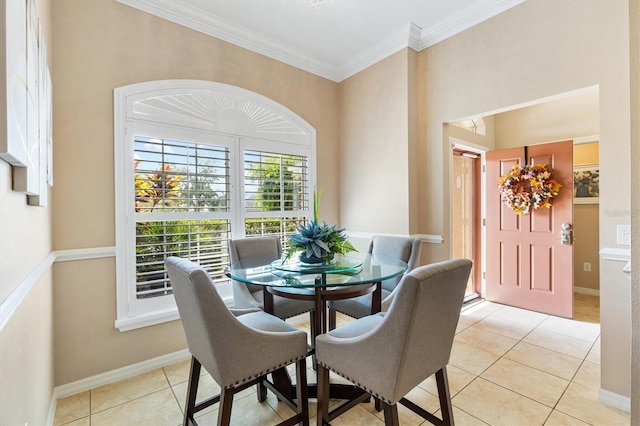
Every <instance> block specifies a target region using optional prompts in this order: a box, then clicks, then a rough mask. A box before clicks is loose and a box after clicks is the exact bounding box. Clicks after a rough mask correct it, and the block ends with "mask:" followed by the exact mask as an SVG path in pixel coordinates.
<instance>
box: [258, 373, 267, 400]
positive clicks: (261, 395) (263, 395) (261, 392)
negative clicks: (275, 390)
mask: <svg viewBox="0 0 640 426" xmlns="http://www.w3.org/2000/svg"><path fill="white" fill-rule="evenodd" d="M266 378H267V377H266V376H264V377H262V378H261V379H260V380H258V386H256V391H257V394H258V402H264V401H265V400H266V399H267V387H266V386H265V385H264V380H265V379H266Z"/></svg>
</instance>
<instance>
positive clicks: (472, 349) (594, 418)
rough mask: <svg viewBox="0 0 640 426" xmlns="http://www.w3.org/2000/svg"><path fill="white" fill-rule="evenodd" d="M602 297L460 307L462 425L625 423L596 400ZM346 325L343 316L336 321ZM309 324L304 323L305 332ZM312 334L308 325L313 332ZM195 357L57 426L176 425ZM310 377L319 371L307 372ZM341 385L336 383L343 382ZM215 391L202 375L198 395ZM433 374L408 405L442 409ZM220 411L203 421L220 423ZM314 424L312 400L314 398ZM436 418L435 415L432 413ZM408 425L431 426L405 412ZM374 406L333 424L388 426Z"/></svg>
mask: <svg viewBox="0 0 640 426" xmlns="http://www.w3.org/2000/svg"><path fill="white" fill-rule="evenodd" d="M598 302H599V301H598V300H597V297H593V296H584V295H578V294H577V295H576V308H575V311H576V318H575V319H574V320H568V319H564V318H558V317H553V316H549V315H544V314H540V313H537V312H531V311H526V310H522V309H517V308H513V307H509V306H503V305H499V304H495V303H489V302H482V303H478V304H476V305H474V306H472V307H470V308H468V309H466V310H464V311H463V313H462V315H461V317H460V321H459V324H458V329H457V334H456V338H455V341H454V344H453V350H452V353H451V360H450V365H449V367H448V368H447V370H448V373H449V385H450V389H451V394H452V397H453V399H452V401H453V406H454V418H455V421H456V424H458V425H586V424H590V425H628V424H629V422H630V417H629V414H628V413H625V412H623V411H620V410H617V409H615V408H612V407H609V406H607V405H604V404H602V403H600V402H598V401H597V393H598V388H599V384H600V326H599V312H598ZM346 321H349V319H348V318H346V317H339V323H338V325H340V323H344V322H346ZM307 326H308V323H302V322H300V327H302V328H306V327H307ZM307 331H308V329H307ZM188 370H189V361H188V360H185V361H182V362H178V363H175V364H172V365H168V366H166V367H164V368H161V369H157V370H154V371H150V372H147V373H144V374H140V375H138V376H135V377H131V378H129V379H126V380H122V381H120V382H117V383H113V384H109V385H106V386H101V387H99V388H96V389H91V390H90V391H86V392H82V393H79V394H76V395H73V396H69V397H66V398H62V399H60V400H58V402H57V409H56V416H55V422H54V424H55V425H63V424H65V425H126V424H131V425H133V424H135V425H170V426H177V425H179V424H181V422H182V410H183V407H184V401H185V396H186V388H187V383H186V380H187V377H188ZM308 374H309V377H310V378H311V379H313V377H314V371H313V369H311V368H310V369H309V373H308ZM337 380H339V378H338V379H337ZM218 390H219V388H218V386H217V385H216V384H215V382H214V381H213V380H212V379H211V377H210V376H209V375H208V374H207V373H203V377H202V379H201V386H200V392H199V394H200V397H201V398H204V397H205V396H208V395H211V394H213V393H215V392H217V391H218ZM436 395H437V391H436V385H435V380H434V379H433V378H429V379H427V380H425V381H424V382H423V383H421V384H420V385H419V386H417V387H416V388H415V389H414V390H413V391H411V393H410V395H409V396H408V398H409V399H411V400H413V401H415V402H416V403H418V404H420V405H422V406H423V407H424V408H426V409H428V410H437V409H438V399H437V397H436ZM216 407H217V406H213V407H210V408H209V409H208V410H206V411H204V412H203V413H199V414H200V416H199V417H197V419H198V420H199V423H200V424H201V425H207V424H215V422H216V416H217V408H216ZM309 409H310V413H311V415H312V416H313V418H312V419H311V424H315V410H316V404H315V400H311V401H310V407H309ZM291 414H292V412H291V410H290V409H289V408H288V407H286V406H285V405H284V404H282V403H278V401H277V400H276V398H275V397H274V396H273V394H271V393H269V396H268V398H267V401H266V403H262V404H261V403H259V402H257V400H256V397H255V391H254V390H253V389H251V388H250V389H247V390H245V391H243V392H241V393H240V394H238V395H237V397H236V400H235V402H234V407H233V415H232V423H233V424H235V425H268V424H275V423H278V422H280V421H281V420H282V419H283V418H286V417H289V416H290V415H291ZM436 414H439V413H436ZM399 415H400V422H401V424H403V425H420V424H428V423H427V422H425V421H424V420H423V419H421V418H420V417H418V416H417V415H415V414H414V413H413V412H411V411H409V410H407V409H406V408H405V407H403V406H399ZM383 418H384V416H383V414H382V413H378V412H376V411H375V409H374V407H373V404H372V403H367V404H360V405H359V406H358V407H355V408H354V409H352V410H350V411H348V412H347V413H345V414H343V415H342V416H340V417H338V418H337V419H335V420H334V422H333V424H334V425H336V426H341V425H382V424H383V423H384V422H383Z"/></svg>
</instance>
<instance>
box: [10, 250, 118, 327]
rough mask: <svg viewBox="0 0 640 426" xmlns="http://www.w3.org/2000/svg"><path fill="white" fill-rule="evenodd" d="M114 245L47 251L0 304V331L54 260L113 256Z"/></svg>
mask: <svg viewBox="0 0 640 426" xmlns="http://www.w3.org/2000/svg"><path fill="white" fill-rule="evenodd" d="M115 255H116V248H115V247H95V248H87V249H73V250H57V251H52V252H51V253H49V254H48V255H47V256H45V258H44V259H43V260H42V261H41V262H40V263H39V264H38V265H37V266H36V267H35V268H33V270H32V271H31V272H30V273H29V275H27V277H26V278H25V279H24V280H22V282H21V283H20V284H18V286H17V287H16V289H15V290H13V292H12V293H11V294H10V295H9V296H8V297H7V298H6V299H5V300H3V301H2V304H0V331H2V330H4V327H5V326H6V325H7V324H8V323H9V321H10V320H11V317H13V315H14V314H15V313H16V311H17V310H18V309H19V308H20V305H21V304H22V302H24V301H25V299H26V298H27V296H28V295H29V293H30V292H31V290H33V287H35V286H36V284H37V283H38V281H40V279H41V278H42V276H43V275H44V274H45V273H46V271H47V270H49V269H50V268H51V267H52V265H53V264H54V263H55V262H66V261H73V260H87V259H98V258H102V257H114V256H115Z"/></svg>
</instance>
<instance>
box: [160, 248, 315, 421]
mask: <svg viewBox="0 0 640 426" xmlns="http://www.w3.org/2000/svg"><path fill="white" fill-rule="evenodd" d="M165 264H166V267H167V272H168V274H169V279H170V281H171V286H172V288H173V293H174V295H175V298H176V303H177V305H178V311H179V312H180V318H181V319H182V326H183V327H184V331H185V334H186V336H187V343H188V345H189V351H190V352H191V354H192V357H191V370H190V372H189V384H188V388H187V401H186V406H185V412H184V424H185V425H189V424H196V422H195V420H194V417H193V416H194V414H195V413H196V412H198V411H200V410H202V409H204V408H206V407H209V406H210V405H212V404H215V403H217V402H220V406H219V411H218V425H228V424H229V420H230V418H231V406H232V403H233V396H234V394H235V393H237V392H239V391H241V390H243V389H246V388H248V387H249V386H252V385H254V384H258V383H260V384H264V383H265V381H266V380H267V374H268V373H270V372H272V371H274V370H277V369H279V368H282V367H284V366H286V365H288V364H292V363H296V375H297V383H298V386H296V393H297V394H296V402H295V403H294V402H293V401H292V400H285V399H283V401H284V402H285V403H286V404H287V405H289V406H290V407H291V408H292V409H294V410H295V411H296V414H295V416H293V417H292V418H291V419H290V420H289V423H288V424H293V423H292V422H298V423H303V424H305V425H307V424H308V423H309V409H308V398H307V386H306V383H307V376H306V363H305V358H306V356H307V335H306V333H305V332H304V331H301V330H297V329H296V328H294V327H293V326H291V325H290V324H287V323H286V322H284V321H283V320H281V319H279V318H276V317H274V316H273V315H269V314H267V313H266V312H263V311H261V310H259V309H245V310H230V309H228V308H227V306H226V305H225V303H224V301H223V300H222V298H220V295H219V294H218V291H217V290H216V289H215V287H214V284H213V282H212V281H211V278H210V277H209V275H208V274H207V272H206V271H205V270H204V269H202V268H201V267H200V266H198V265H197V264H195V263H193V262H191V261H189V260H186V259H181V258H177V257H168V258H167V259H166V261H165ZM201 366H204V368H205V369H206V370H207V371H208V372H209V374H211V377H212V378H213V379H214V380H215V381H216V383H218V385H220V388H221V389H222V390H221V392H220V394H218V395H215V396H213V397H211V398H208V399H206V400H204V401H201V402H196V393H197V390H198V381H199V377H200V369H201ZM264 397H266V394H265V395H264ZM264 397H263V400H264Z"/></svg>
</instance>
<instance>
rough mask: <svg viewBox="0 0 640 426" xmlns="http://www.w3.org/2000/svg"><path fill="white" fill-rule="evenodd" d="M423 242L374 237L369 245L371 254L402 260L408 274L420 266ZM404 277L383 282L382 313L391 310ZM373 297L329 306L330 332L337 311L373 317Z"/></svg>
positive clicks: (358, 316)
mask: <svg viewBox="0 0 640 426" xmlns="http://www.w3.org/2000/svg"><path fill="white" fill-rule="evenodd" d="M421 250H422V242H421V241H420V240H419V239H418V238H411V237H396V236H385V235H374V236H373V238H372V239H371V243H369V253H371V254H373V255H378V256H387V257H392V258H394V259H399V260H402V261H403V262H406V263H407V265H408V268H407V271H406V272H405V274H406V273H408V272H410V271H411V270H413V269H415V268H416V267H417V266H418V265H419V264H420V252H421ZM401 278H402V276H398V277H395V278H391V279H389V280H386V281H383V282H382V304H381V311H382V312H384V311H386V310H387V309H389V306H390V305H391V301H392V300H393V298H394V296H395V294H396V291H395V290H396V288H397V287H398V283H399V282H400V279H401ZM372 297H373V296H372V295H371V294H366V295H364V296H360V297H354V298H352V299H343V300H334V301H330V302H329V303H328V305H327V307H328V308H329V330H333V329H334V328H335V327H336V311H337V312H340V313H343V314H345V315H348V316H350V317H352V318H362V317H365V316H367V315H371V303H372Z"/></svg>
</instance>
